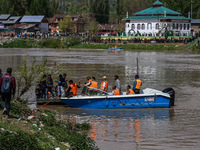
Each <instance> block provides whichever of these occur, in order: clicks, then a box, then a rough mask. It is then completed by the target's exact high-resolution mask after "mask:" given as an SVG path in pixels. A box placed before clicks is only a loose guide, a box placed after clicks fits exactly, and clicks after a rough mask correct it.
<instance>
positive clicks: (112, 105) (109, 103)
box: [60, 88, 171, 109]
mask: <svg viewBox="0 0 200 150" xmlns="http://www.w3.org/2000/svg"><path fill="white" fill-rule="evenodd" d="M93 89H94V88H93ZM91 91H92V90H90V92H87V94H85V95H78V96H73V97H70V98H67V97H62V98H61V99H60V100H61V101H62V102H64V103H65V104H66V105H68V106H69V107H75V108H85V109H135V108H169V107H170V99H171V97H170V95H169V94H168V93H164V92H162V91H158V90H155V89H150V88H146V89H144V90H143V91H142V94H133V95H118V96H114V95H111V94H109V93H106V92H104V91H101V90H99V89H95V95H94V94H89V93H91Z"/></svg>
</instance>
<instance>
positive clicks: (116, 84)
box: [115, 75, 121, 94]
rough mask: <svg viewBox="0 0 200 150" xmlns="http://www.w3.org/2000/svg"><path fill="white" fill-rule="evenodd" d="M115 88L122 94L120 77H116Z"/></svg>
mask: <svg viewBox="0 0 200 150" xmlns="http://www.w3.org/2000/svg"><path fill="white" fill-rule="evenodd" d="M115 86H116V89H118V90H119V92H120V94H121V84H120V81H119V76H118V75H115Z"/></svg>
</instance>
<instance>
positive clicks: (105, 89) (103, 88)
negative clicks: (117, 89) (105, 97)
mask: <svg viewBox="0 0 200 150" xmlns="http://www.w3.org/2000/svg"><path fill="white" fill-rule="evenodd" d="M104 83H105V87H103V84H104ZM100 90H102V91H107V90H108V81H102V82H101V87H100Z"/></svg>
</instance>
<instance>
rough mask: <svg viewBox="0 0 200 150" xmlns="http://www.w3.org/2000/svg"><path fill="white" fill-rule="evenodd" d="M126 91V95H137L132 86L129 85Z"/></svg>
mask: <svg viewBox="0 0 200 150" xmlns="http://www.w3.org/2000/svg"><path fill="white" fill-rule="evenodd" d="M126 89H127V91H126V95H132V94H135V92H134V91H133V90H132V89H131V86H130V85H127V87H126Z"/></svg>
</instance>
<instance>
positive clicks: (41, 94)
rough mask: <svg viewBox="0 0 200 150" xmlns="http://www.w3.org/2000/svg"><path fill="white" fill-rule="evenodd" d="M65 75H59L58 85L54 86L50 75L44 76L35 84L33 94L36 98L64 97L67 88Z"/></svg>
mask: <svg viewBox="0 0 200 150" xmlns="http://www.w3.org/2000/svg"><path fill="white" fill-rule="evenodd" d="M66 76H67V75H66V74H65V73H64V74H63V75H61V74H60V75H59V80H58V85H57V86H54V84H53V79H52V77H51V74H49V75H48V76H46V75H44V76H43V78H42V80H41V81H38V82H37V83H36V89H35V94H36V98H49V97H55V95H56V96H57V95H60V96H64V95H65V92H64V91H65V90H66V88H67V87H68V86H67V85H68V84H67V79H66Z"/></svg>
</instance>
